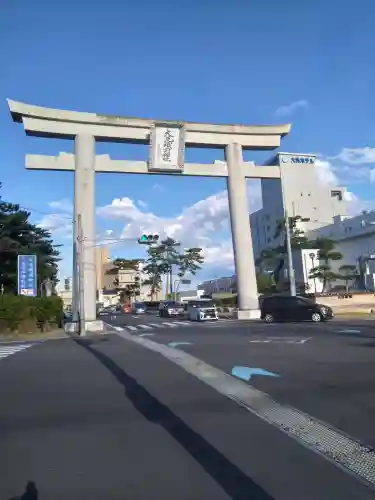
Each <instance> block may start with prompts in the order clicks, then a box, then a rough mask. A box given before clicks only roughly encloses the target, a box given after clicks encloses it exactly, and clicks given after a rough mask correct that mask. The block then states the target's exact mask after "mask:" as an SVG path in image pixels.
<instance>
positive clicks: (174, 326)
mask: <svg viewBox="0 0 375 500" xmlns="http://www.w3.org/2000/svg"><path fill="white" fill-rule="evenodd" d="M162 325H165V326H169V327H170V328H176V327H177V326H178V325H176V324H175V322H173V323H168V322H167V321H163V322H162Z"/></svg>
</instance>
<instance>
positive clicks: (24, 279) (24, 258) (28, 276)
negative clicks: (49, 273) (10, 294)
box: [18, 255, 38, 297]
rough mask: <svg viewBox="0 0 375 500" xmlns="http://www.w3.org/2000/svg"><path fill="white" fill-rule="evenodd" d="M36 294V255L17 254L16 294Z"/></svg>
mask: <svg viewBox="0 0 375 500" xmlns="http://www.w3.org/2000/svg"><path fill="white" fill-rule="evenodd" d="M37 294H38V290H37V269H36V255H19V256H18V295H27V296H28V297H36V295H37Z"/></svg>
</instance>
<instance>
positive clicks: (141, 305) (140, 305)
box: [134, 302, 146, 307]
mask: <svg viewBox="0 0 375 500" xmlns="http://www.w3.org/2000/svg"><path fill="white" fill-rule="evenodd" d="M134 307H146V304H145V303H144V302H136V303H135V304H134Z"/></svg>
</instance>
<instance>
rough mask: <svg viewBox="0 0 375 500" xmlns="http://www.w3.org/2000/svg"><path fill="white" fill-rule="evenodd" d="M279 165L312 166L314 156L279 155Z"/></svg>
mask: <svg viewBox="0 0 375 500" xmlns="http://www.w3.org/2000/svg"><path fill="white" fill-rule="evenodd" d="M279 158H280V163H300V164H310V165H311V164H314V163H315V156H312V155H295V154H280V155H279Z"/></svg>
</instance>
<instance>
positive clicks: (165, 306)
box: [159, 300, 185, 317]
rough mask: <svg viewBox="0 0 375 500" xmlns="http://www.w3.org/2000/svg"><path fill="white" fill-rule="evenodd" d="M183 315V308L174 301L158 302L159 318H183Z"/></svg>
mask: <svg viewBox="0 0 375 500" xmlns="http://www.w3.org/2000/svg"><path fill="white" fill-rule="evenodd" d="M184 314H185V310H184V306H183V305H181V304H179V303H178V302H175V301H174V300H166V301H162V302H160V305H159V315H160V316H161V317H169V316H183V315H184Z"/></svg>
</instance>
